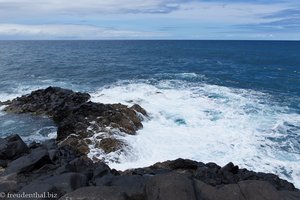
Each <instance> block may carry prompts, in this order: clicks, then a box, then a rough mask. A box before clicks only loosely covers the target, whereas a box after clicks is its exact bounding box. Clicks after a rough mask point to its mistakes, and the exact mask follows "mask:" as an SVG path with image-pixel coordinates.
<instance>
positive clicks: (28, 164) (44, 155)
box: [5, 148, 52, 174]
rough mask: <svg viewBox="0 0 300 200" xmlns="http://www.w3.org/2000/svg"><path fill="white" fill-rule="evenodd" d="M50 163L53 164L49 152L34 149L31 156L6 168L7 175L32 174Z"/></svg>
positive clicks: (21, 158)
mask: <svg viewBox="0 0 300 200" xmlns="http://www.w3.org/2000/svg"><path fill="white" fill-rule="evenodd" d="M49 163H52V162H51V160H50V158H49V154H48V151H47V150H45V149H42V148H38V149H34V150H33V151H32V152H31V153H30V154H28V155H26V156H23V157H20V158H18V159H16V160H14V161H12V162H11V163H10V164H9V165H8V167H7V168H6V170H5V174H10V173H24V172H31V171H33V170H36V169H39V168H41V167H42V166H44V165H45V164H49Z"/></svg>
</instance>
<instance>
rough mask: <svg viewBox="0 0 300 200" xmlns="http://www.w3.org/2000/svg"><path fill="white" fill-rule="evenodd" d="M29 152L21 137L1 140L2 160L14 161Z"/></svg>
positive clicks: (0, 158) (0, 152) (0, 157)
mask: <svg viewBox="0 0 300 200" xmlns="http://www.w3.org/2000/svg"><path fill="white" fill-rule="evenodd" d="M28 151H29V148H28V147H27V145H26V144H25V143H24V142H23V140H22V139H21V138H20V136H19V135H10V136H8V137H6V138H4V139H2V138H0V160H13V159H16V158H18V157H20V156H22V155H24V154H25V153H27V152H28Z"/></svg>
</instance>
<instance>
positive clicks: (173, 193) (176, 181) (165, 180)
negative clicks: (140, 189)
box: [145, 173, 197, 200]
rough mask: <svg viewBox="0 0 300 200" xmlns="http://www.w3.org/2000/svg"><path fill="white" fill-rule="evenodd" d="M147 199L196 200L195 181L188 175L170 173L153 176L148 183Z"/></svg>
mask: <svg viewBox="0 0 300 200" xmlns="http://www.w3.org/2000/svg"><path fill="white" fill-rule="evenodd" d="M145 193H146V196H147V200H166V199H172V200H183V199H189V200H196V199H197V198H196V196H195V191H194V186H193V181H192V180H191V179H189V178H188V177H186V176H184V175H182V174H177V173H168V174H163V175H157V176H153V177H151V178H150V179H149V181H148V182H147V184H146V192H145Z"/></svg>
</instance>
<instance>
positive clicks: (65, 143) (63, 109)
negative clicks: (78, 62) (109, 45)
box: [0, 87, 300, 200]
mask: <svg viewBox="0 0 300 200" xmlns="http://www.w3.org/2000/svg"><path fill="white" fill-rule="evenodd" d="M89 99H90V96H89V94H87V93H76V92H73V91H71V90H66V89H61V88H54V87H49V88H47V89H44V90H37V91H34V92H32V93H31V94H29V95H25V96H22V97H19V98H16V99H14V100H12V101H7V102H2V103H0V105H6V108H5V111H6V112H13V113H32V114H41V115H47V116H49V117H51V118H52V119H53V120H54V122H55V123H56V124H57V127H58V133H57V134H58V135H57V140H47V141H45V142H43V143H41V144H40V143H32V144H25V143H24V142H23V140H22V139H21V138H20V136H18V135H11V136H8V137H6V138H0V192H1V194H0V195H1V198H2V197H4V198H3V199H20V198H21V199H22V198H23V199H63V200H70V199H72V200H83V199H90V200H96V199H99V200H152V199H153V200H219V199H222V200H231V199H232V200H234V199H241V200H260V199H261V200H263V199H264V200H281V199H282V200H299V199H300V191H299V190H298V189H297V188H295V187H294V185H293V184H292V183H289V182H288V181H286V180H282V179H280V178H279V177H278V176H276V175H274V174H267V173H261V172H258V173H257V172H253V171H249V170H247V169H240V168H239V167H238V166H235V165H234V164H233V163H228V164H227V165H225V166H223V167H220V166H218V165H217V164H215V163H206V164H204V163H201V162H196V161H192V160H185V159H177V160H173V161H165V162H161V163H156V164H154V165H152V166H149V167H145V168H137V169H130V170H126V171H117V170H114V169H110V167H109V166H107V165H106V164H105V160H91V159H90V158H88V157H87V153H88V151H89V146H91V145H94V146H95V147H97V148H101V149H102V150H103V153H110V152H113V151H122V148H123V145H126V144H124V143H123V142H122V141H121V140H119V139H117V138H116V137H115V135H116V134H135V133H136V131H137V130H138V129H140V128H142V126H143V125H142V121H143V119H145V118H147V117H148V115H147V112H146V111H145V110H144V109H143V108H141V107H140V106H139V105H133V106H132V107H127V106H125V105H122V104H100V103H94V102H90V101H89ZM96 132H102V133H103V134H101V135H100V137H101V138H99V139H100V140H99V141H100V142H99V143H97V141H93V140H92V139H91V138H92V136H93V134H95V133H96ZM22 195H23V196H22ZM26 195H27V196H26ZM30 195H31V196H30Z"/></svg>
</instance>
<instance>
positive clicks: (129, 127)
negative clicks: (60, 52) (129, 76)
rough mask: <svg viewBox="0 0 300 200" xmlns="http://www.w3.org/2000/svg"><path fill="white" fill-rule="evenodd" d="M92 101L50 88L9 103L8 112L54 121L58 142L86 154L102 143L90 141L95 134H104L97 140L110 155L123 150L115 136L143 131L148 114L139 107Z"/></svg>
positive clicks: (83, 95) (5, 109)
mask: <svg viewBox="0 0 300 200" xmlns="http://www.w3.org/2000/svg"><path fill="white" fill-rule="evenodd" d="M89 99H90V95H89V94H87V93H81V92H73V91H71V90H67V89H62V88H58V87H48V88H46V89H41V90H36V91H33V92H32V93H31V94H28V95H24V96H22V97H18V98H16V99H13V100H12V101H9V102H6V104H8V105H7V106H6V107H5V108H4V111H6V112H12V113H32V114H39V115H47V116H49V117H51V118H52V119H53V120H54V122H56V124H57V127H58V130H57V141H58V142H59V143H60V144H61V145H69V146H71V147H74V149H75V150H76V151H79V152H80V153H84V154H87V153H88V152H89V148H88V146H89V145H97V144H98V142H99V141H93V140H90V139H89V140H88V138H89V137H92V136H93V135H94V134H95V133H100V132H101V133H102V135H101V136H99V137H98V138H97V139H99V140H101V139H103V141H100V145H98V146H99V147H103V151H104V152H106V153H110V152H112V151H117V150H119V149H121V148H122V142H121V141H118V140H117V139H115V137H113V136H114V135H115V134H118V132H119V131H121V132H122V133H126V134H131V135H133V134H135V133H136V131H137V130H138V129H140V128H142V127H143V125H142V123H141V122H142V120H143V117H145V116H147V113H146V111H145V110H144V109H143V108H142V107H140V106H139V105H133V106H132V107H127V106H125V105H122V104H102V103H94V102H91V101H89Z"/></svg>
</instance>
